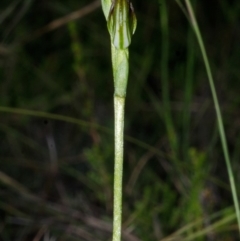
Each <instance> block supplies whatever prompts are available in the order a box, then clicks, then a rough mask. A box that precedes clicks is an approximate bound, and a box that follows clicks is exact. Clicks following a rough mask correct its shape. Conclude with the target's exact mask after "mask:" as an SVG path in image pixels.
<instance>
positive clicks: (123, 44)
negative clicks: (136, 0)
mask: <svg viewBox="0 0 240 241" xmlns="http://www.w3.org/2000/svg"><path fill="white" fill-rule="evenodd" d="M107 22H108V23H107V25H108V30H109V32H110V35H111V39H112V43H113V45H114V46H115V47H116V48H117V49H125V48H127V47H128V46H129V45H130V43H131V38H132V35H133V34H134V32H135V30H136V27H137V19H136V15H135V13H134V8H133V5H132V3H131V2H130V1H129V0H112V5H111V8H110V11H109V15H108V19H107Z"/></svg>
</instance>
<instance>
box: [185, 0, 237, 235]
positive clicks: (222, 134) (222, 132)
mask: <svg viewBox="0 0 240 241" xmlns="http://www.w3.org/2000/svg"><path fill="white" fill-rule="evenodd" d="M185 3H186V6H187V9H188V12H189V15H190V20H191V23H192V27H193V30H194V32H195V34H196V37H197V41H198V44H199V46H200V50H201V53H202V56H203V61H204V64H205V68H206V72H207V76H208V80H209V85H210V89H211V92H212V97H213V102H214V106H215V110H216V115H217V123H218V128H219V134H220V139H221V143H222V148H223V153H224V159H225V162H226V166H227V171H228V177H229V181H230V186H231V190H232V196H233V201H234V206H235V212H236V216H237V221H238V229H239V232H240V210H239V202H238V197H237V190H236V185H235V181H234V175H233V170H232V167H231V162H230V158H229V152H228V147H227V141H226V134H225V130H224V126H223V119H222V114H221V110H220V105H219V102H218V97H217V93H216V89H215V85H214V81H213V77H212V71H211V68H210V64H209V61H208V57H207V53H206V50H205V46H204V43H203V39H202V36H201V32H200V30H199V27H198V23H197V20H196V17H195V14H194V11H193V8H192V5H191V3H190V1H189V0H185Z"/></svg>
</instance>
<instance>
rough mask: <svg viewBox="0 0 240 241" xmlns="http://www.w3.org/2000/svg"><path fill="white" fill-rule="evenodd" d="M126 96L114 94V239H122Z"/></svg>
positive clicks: (114, 240)
mask: <svg viewBox="0 0 240 241" xmlns="http://www.w3.org/2000/svg"><path fill="white" fill-rule="evenodd" d="M124 105H125V98H122V97H119V96H117V95H114V117H115V135H114V136H115V138H114V139H115V166H114V204H113V241H119V240H121V225H122V176H123V150H124V147H123V130H124Z"/></svg>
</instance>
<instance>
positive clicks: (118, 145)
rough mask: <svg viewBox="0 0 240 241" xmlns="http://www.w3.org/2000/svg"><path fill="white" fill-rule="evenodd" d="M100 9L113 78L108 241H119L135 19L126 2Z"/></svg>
mask: <svg viewBox="0 0 240 241" xmlns="http://www.w3.org/2000/svg"><path fill="white" fill-rule="evenodd" d="M102 8H103V12H104V15H105V18H106V20H107V27H108V31H109V33H110V38H111V51H112V68H113V79H114V119H115V125H114V128H115V137H114V142H115V163H114V164H115V165H114V200H113V202H114V205H113V239H112V240H113V241H120V240H121V222H122V175H123V150H124V147H123V132H124V106H125V98H126V88H127V82H128V71H129V61H128V60H129V51H128V47H129V45H130V44H131V38H132V35H133V34H134V32H135V30H136V26H137V20H136V16H135V13H134V9H133V5H132V3H131V2H130V1H129V0H112V1H111V0H102Z"/></svg>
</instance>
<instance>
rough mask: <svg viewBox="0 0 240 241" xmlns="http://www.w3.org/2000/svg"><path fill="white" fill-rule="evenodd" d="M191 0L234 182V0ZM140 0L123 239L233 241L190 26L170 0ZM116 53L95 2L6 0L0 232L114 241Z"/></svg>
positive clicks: (239, 31) (1, 37)
mask: <svg viewBox="0 0 240 241" xmlns="http://www.w3.org/2000/svg"><path fill="white" fill-rule="evenodd" d="M182 3H183V6H184V2H182ZM192 3H193V4H194V6H195V10H196V15H197V19H198V21H199V26H200V29H201V31H202V35H203V39H204V41H205V44H206V50H207V53H208V57H209V60H210V64H211V67H212V71H213V76H214V80H215V84H216V88H217V92H218V97H219V100H220V104H221V109H222V114H223V118H224V124H225V127H226V135H227V140H228V146H229V149H230V156H231V161H232V165H233V170H234V174H235V178H236V183H237V187H238V189H239V182H240V175H239V170H240V162H239V157H240V148H239V147H240V135H239V130H240V94H239V90H240V81H239V78H240V68H239V66H240V58H239V56H240V44H239V43H240V1H233V0H232V1H229V0H221V1H217V0H212V1H207V0H206V1H203V0H201V1H200V0H196V1H192ZM133 5H134V8H135V12H136V15H137V18H138V27H137V30H136V33H135V34H134V36H133V38H132V44H131V46H130V74H129V83H128V92H127V99H126V117H125V134H126V138H125V161H124V183H123V185H124V193H123V195H124V198H123V240H127V241H140V240H144V241H152V240H157V241H160V240H162V241H167V240H168V241H170V240H176V241H178V240H184V241H185V240H206V241H208V240H209V241H212V240H224V241H225V240H229V241H230V240H231V241H232V240H239V239H238V230H237V224H236V219H235V214H234V209H233V201H232V195H231V191H230V188H229V181H228V176H227V171H226V165H225V161H224V158H223V153H222V149H221V143H220V141H219V135H218V130H217V125H216V115H215V110H214V107H213V103H212V97H211V92H210V88H209V84H208V80H207V76H206V72H205V68H204V64H203V61H202V56H201V53H200V51H199V46H198V44H197V41H196V39H195V36H194V34H193V31H192V29H191V25H190V24H189V22H188V20H187V18H186V16H185V15H184V13H183V11H182V10H181V8H180V7H179V5H178V4H177V2H176V1H174V0H166V1H164V0H151V1H143V0H142V1H141V0H139V1H134V0H133ZM110 58H111V54H110V40H109V34H108V31H107V27H106V21H105V19H104V16H103V13H102V11H101V7H100V1H94V0H81V1H75V0H68V1H63V0H51V1H48V0H41V1H34V0H15V1H14V0H3V1H1V2H0V240H3V241H12V240H34V241H38V240H44V241H49V240H51V241H53V240H61V241H63V240H83V241H85V240H86V241H91V240H96V241H97V240H111V221H112V182H113V155H114V150H113V103H112V99H113V91H114V90H113V80H112V70H111V59H110Z"/></svg>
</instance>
